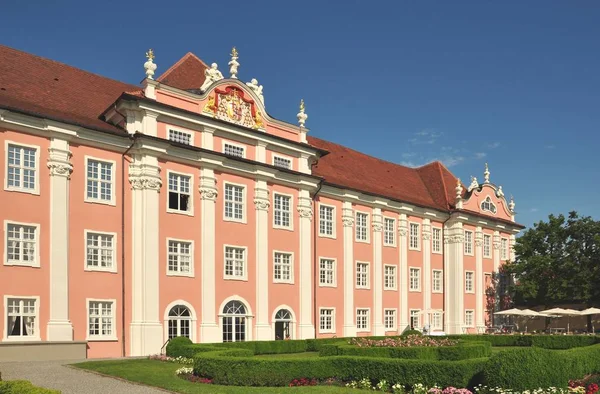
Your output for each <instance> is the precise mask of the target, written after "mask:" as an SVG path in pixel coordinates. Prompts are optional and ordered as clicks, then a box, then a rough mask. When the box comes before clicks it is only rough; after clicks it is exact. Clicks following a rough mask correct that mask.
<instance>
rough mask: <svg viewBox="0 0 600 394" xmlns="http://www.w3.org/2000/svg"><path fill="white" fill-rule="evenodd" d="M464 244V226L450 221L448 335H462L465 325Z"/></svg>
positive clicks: (446, 233) (447, 238)
mask: <svg viewBox="0 0 600 394" xmlns="http://www.w3.org/2000/svg"><path fill="white" fill-rule="evenodd" d="M463 242H464V232H463V224H462V223H461V222H459V221H454V220H453V221H448V222H447V223H446V225H445V227H444V245H445V247H446V253H444V278H445V284H444V292H445V297H444V310H445V312H446V314H445V319H444V323H445V328H444V330H445V331H446V333H448V334H462V327H463V325H464V305H463V302H464V285H463V282H464V280H463V276H464V270H463V252H464V250H463Z"/></svg>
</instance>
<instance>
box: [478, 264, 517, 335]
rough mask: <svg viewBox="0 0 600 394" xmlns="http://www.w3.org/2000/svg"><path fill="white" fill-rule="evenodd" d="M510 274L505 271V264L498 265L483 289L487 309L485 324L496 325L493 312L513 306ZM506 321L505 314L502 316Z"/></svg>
mask: <svg viewBox="0 0 600 394" xmlns="http://www.w3.org/2000/svg"><path fill="white" fill-rule="evenodd" d="M511 282H512V275H511V274H510V273H508V272H507V271H506V265H503V266H500V268H499V269H498V272H492V276H491V278H490V283H489V284H487V287H486V289H485V303H486V305H485V306H486V311H487V314H488V316H487V319H486V322H485V324H486V326H494V325H496V324H495V323H496V319H495V316H494V312H497V311H500V310H505V309H510V308H512V307H513V295H512V294H511V293H510V291H511V290H512V288H513V286H512V283H511ZM502 320H503V321H506V316H503V317H502Z"/></svg>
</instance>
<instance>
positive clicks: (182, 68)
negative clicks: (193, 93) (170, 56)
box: [156, 52, 208, 90]
mask: <svg viewBox="0 0 600 394" xmlns="http://www.w3.org/2000/svg"><path fill="white" fill-rule="evenodd" d="M207 68H208V66H207V65H206V63H204V62H203V61H202V60H200V58H198V57H197V56H196V55H194V54H193V53H191V52H188V53H187V54H186V55H185V56H184V57H182V58H181V59H179V61H178V62H177V63H175V64H174V65H172V66H171V67H170V68H169V69H168V70H167V71H165V72H164V73H163V74H162V75H161V76H160V77H158V78H157V79H156V80H157V81H158V82H163V83H164V84H166V85H169V86H173V87H175V88H179V89H183V90H185V89H200V86H202V84H203V83H204V80H205V79H206V77H205V75H204V71H205V70H206V69H207Z"/></svg>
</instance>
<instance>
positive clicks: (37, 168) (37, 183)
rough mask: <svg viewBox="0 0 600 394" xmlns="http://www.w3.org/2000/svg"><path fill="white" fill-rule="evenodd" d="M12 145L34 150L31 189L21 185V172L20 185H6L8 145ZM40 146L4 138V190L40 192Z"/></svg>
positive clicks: (36, 193) (37, 193)
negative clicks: (32, 184) (33, 179)
mask: <svg viewBox="0 0 600 394" xmlns="http://www.w3.org/2000/svg"><path fill="white" fill-rule="evenodd" d="M9 145H14V146H17V147H21V148H27V149H34V150H35V167H34V171H35V181H34V183H35V184H34V187H33V189H26V188H24V187H23V174H21V186H19V187H15V186H9V185H8V146H9ZM40 149H41V148H40V146H39V145H29V144H22V143H20V142H16V141H9V140H6V141H5V142H4V190H6V191H11V192H20V193H29V194H35V195H39V194H40Z"/></svg>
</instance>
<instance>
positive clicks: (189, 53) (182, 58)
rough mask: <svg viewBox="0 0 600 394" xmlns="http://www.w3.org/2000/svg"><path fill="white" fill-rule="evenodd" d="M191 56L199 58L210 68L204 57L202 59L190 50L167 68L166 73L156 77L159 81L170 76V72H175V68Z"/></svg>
mask: <svg viewBox="0 0 600 394" xmlns="http://www.w3.org/2000/svg"><path fill="white" fill-rule="evenodd" d="M190 57H192V58H194V59H196V60H198V61H199V62H200V63H202V64H203V65H204V67H206V68H208V65H207V64H206V63H204V61H203V60H202V59H200V58H199V57H198V56H196V55H195V54H194V53H192V52H188V53H186V54H185V55H183V56H182V57H181V59H179V60H178V61H177V62H175V64H173V65H172V66H171V67H169V68H168V69H167V71H165V72H164V73H162V74H161V75H160V77H158V78H156V80H157V81H159V82H160V81H162V80H163V79H165V78H166V77H168V76H169V74H170V73H171V72H173V70H175V69H176V68H177V67H179V66H180V65H181V64H182V63H183V62H185V61H186V60H187V59H189V58H190Z"/></svg>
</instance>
